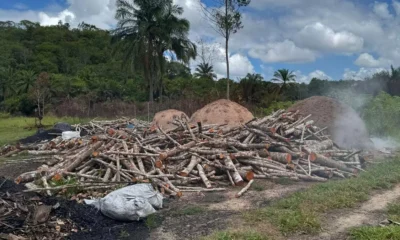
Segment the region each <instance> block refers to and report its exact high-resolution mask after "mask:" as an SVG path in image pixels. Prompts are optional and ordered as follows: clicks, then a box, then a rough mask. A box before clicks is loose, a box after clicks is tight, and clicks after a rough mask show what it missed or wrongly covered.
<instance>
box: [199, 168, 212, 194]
mask: <svg viewBox="0 0 400 240" xmlns="http://www.w3.org/2000/svg"><path fill="white" fill-rule="evenodd" d="M197 170H198V171H199V176H200V177H201V180H203V182H204V185H206V188H212V186H211V183H210V180H208V178H207V176H206V174H205V172H204V169H203V167H202V166H201V165H200V164H197Z"/></svg>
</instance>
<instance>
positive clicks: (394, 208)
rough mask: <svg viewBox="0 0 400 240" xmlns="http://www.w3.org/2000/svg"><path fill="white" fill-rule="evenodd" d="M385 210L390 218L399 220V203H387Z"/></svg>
mask: <svg viewBox="0 0 400 240" xmlns="http://www.w3.org/2000/svg"><path fill="white" fill-rule="evenodd" d="M387 212H388V215H389V219H390V220H392V221H395V222H400V203H391V204H389V206H388V209H387Z"/></svg>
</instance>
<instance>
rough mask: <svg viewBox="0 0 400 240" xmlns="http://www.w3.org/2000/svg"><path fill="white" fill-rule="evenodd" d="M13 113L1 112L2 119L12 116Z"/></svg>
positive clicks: (0, 117)
mask: <svg viewBox="0 0 400 240" xmlns="http://www.w3.org/2000/svg"><path fill="white" fill-rule="evenodd" d="M10 117H11V114H10V113H8V112H0V119H6V118H10Z"/></svg>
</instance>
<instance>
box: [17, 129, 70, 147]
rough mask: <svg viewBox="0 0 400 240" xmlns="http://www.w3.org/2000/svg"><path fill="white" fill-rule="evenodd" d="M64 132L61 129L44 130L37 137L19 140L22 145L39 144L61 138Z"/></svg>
mask: <svg viewBox="0 0 400 240" xmlns="http://www.w3.org/2000/svg"><path fill="white" fill-rule="evenodd" d="M62 132H63V130H61V129H56V128H52V129H49V130H42V131H38V132H37V133H36V134H35V135H33V136H29V137H26V138H22V139H20V140H19V142H20V143H22V144H31V143H37V142H41V141H45V140H48V141H49V140H52V139H54V138H56V137H57V136H60V135H61V134H62Z"/></svg>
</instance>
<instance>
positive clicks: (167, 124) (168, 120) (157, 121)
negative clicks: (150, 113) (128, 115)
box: [152, 109, 189, 131]
mask: <svg viewBox="0 0 400 240" xmlns="http://www.w3.org/2000/svg"><path fill="white" fill-rule="evenodd" d="M182 116H184V117H185V118H186V119H189V117H188V116H187V115H186V113H184V112H181V111H178V110H175V109H168V110H165V111H161V112H158V113H156V115H154V118H153V122H152V125H153V127H157V125H158V126H160V127H161V128H162V129H163V130H165V131H169V130H172V129H174V128H176V127H177V126H176V125H174V124H173V123H172V122H173V121H174V119H176V118H179V119H181V118H182Z"/></svg>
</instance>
